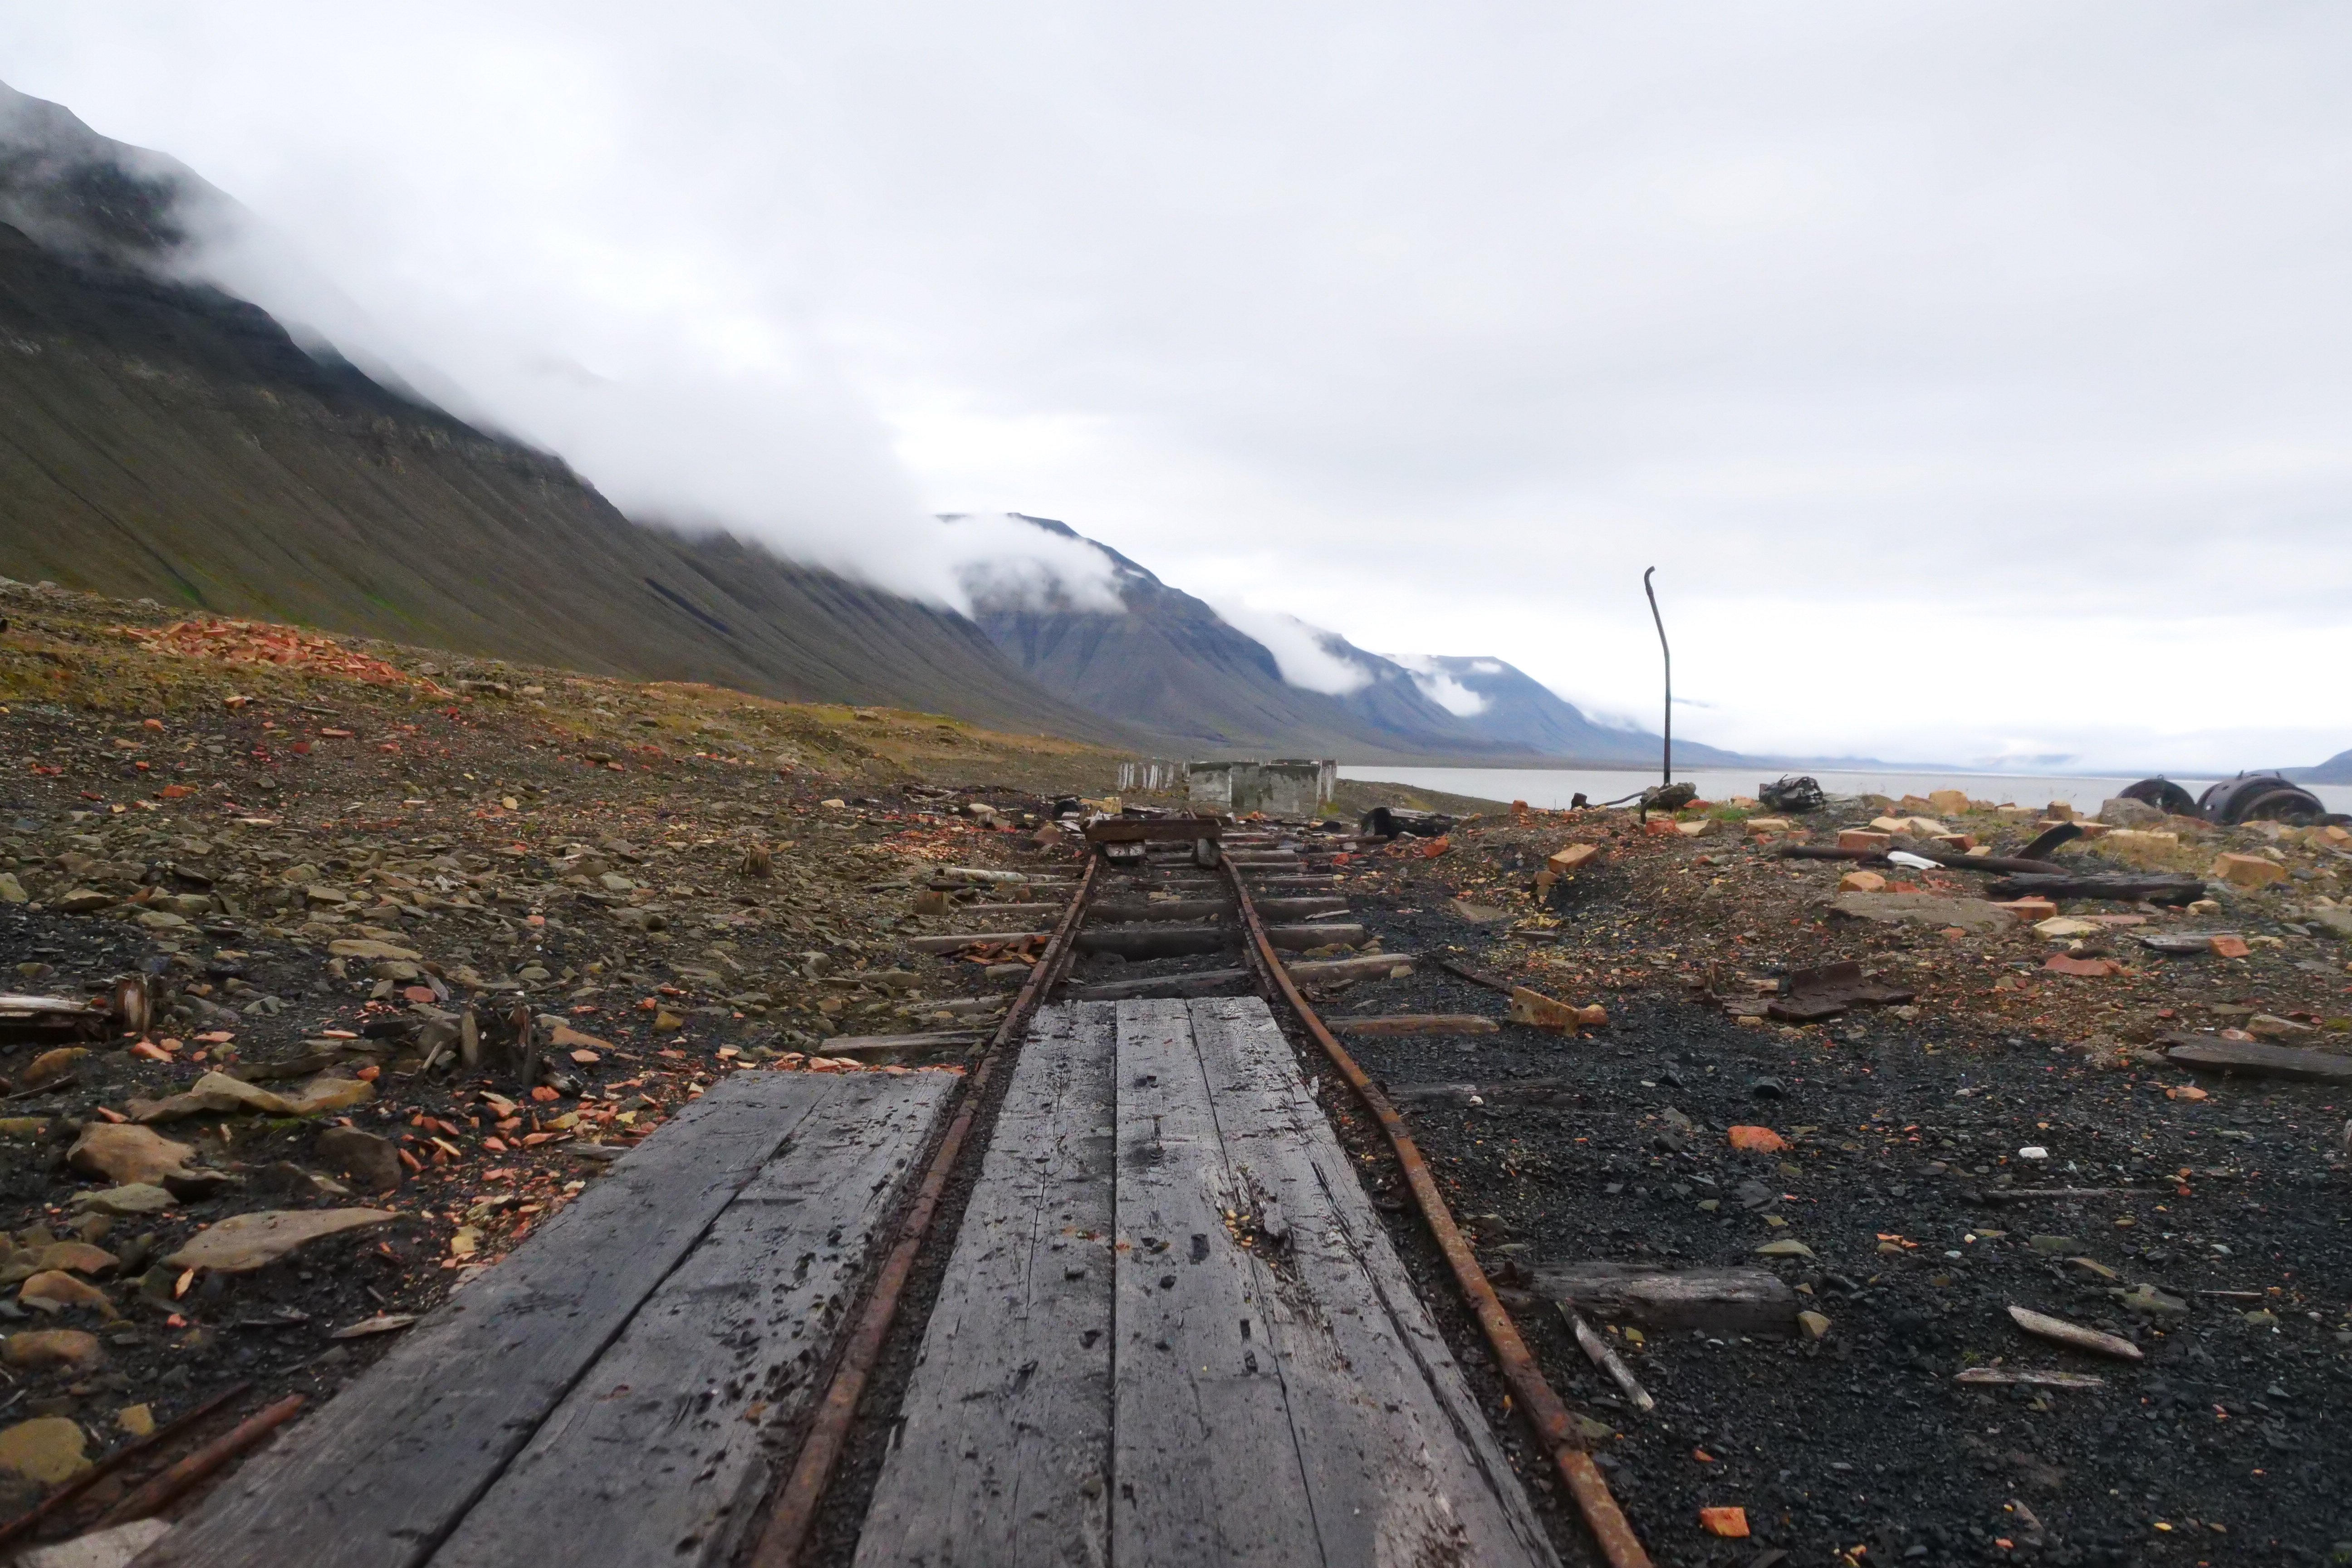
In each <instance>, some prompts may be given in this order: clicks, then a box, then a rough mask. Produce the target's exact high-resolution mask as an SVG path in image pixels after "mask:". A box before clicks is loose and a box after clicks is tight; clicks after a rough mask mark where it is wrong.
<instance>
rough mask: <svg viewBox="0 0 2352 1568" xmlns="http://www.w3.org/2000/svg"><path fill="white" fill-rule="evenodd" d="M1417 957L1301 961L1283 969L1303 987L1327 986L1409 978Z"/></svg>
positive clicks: (1404, 954)
mask: <svg viewBox="0 0 2352 1568" xmlns="http://www.w3.org/2000/svg"><path fill="white" fill-rule="evenodd" d="M1417 957H1419V954H1417V953H1411V952H1376V953H1372V954H1370V955H1369V956H1366V957H1362V958H1310V959H1302V960H1301V961H1300V962H1298V963H1286V964H1284V965H1283V967H1284V968H1285V969H1287V970H1288V971H1290V977H1291V978H1292V979H1293V980H1296V981H1297V982H1298V983H1299V984H1301V985H1328V984H1333V983H1334V982H1336V981H1341V980H1385V979H1387V978H1388V977H1389V976H1390V975H1391V974H1394V973H1396V972H1397V971H1399V970H1402V971H1403V972H1404V973H1407V974H1410V973H1412V966H1413V962H1414V960H1415V959H1416V958H1417Z"/></svg>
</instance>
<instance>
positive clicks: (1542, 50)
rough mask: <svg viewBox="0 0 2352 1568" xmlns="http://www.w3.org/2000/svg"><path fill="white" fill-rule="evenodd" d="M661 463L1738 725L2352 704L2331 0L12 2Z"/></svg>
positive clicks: (2348, 138)
mask: <svg viewBox="0 0 2352 1568" xmlns="http://www.w3.org/2000/svg"><path fill="white" fill-rule="evenodd" d="M0 78H5V79H6V80H8V81H9V82H10V83H11V84H12V85H14V86H16V87H17V88H19V89H23V90H25V91H27V92H31V93H35V94H37V95H39V96H41V97H45V98H50V99H55V100H58V101H61V102H63V103H65V104H67V105H68V106H69V107H70V108H72V109H73V110H76V111H77V112H78V113H79V114H80V115H81V116H82V118H83V119H85V120H87V121H89V122H90V124H92V125H93V126H94V127H96V128H97V129H98V130H100V131H101V132H105V133H107V134H109V135H112V136H116V137H119V138H121V139H123V140H126V141H130V142H139V143H142V144H143V145H148V146H152V147H156V148H161V149H163V150H164V151H167V152H170V153H174V154H176V155H177V156H179V157H181V158H183V159H184V160H185V161H186V162H188V163H191V164H192V165H194V167H195V168H196V169H197V170H198V171H199V172H200V173H202V174H205V176H206V177H207V178H209V179H211V180H212V181H213V182H214V183H215V184H218V185H221V186H222V187H224V188H226V190H228V191H229V192H230V193H231V194H233V195H236V196H237V197H238V198H240V199H241V200H242V201H244V202H245V203H246V204H247V205H249V206H250V207H252V208H253V209H254V210H255V211H256V212H257V213H258V214H260V215H261V216H262V217H263V218H264V219H265V220H266V221H267V222H268V223H269V224H271V225H273V226H275V227H276V228H277V229H278V230H279V231H280V232H281V233H283V234H284V235H285V236H287V237H289V240H290V242H291V243H293V244H295V245H297V246H299V247H300V249H301V250H302V251H303V252H305V253H306V254H307V255H308V256H309V258H310V259H311V260H312V261H313V262H315V263H316V265H317V266H318V267H319V268H321V269H322V270H323V271H324V272H325V273H326V274H327V275H329V276H331V278H333V279H335V280H336V281H337V282H338V283H339V284H340V285H341V287H342V288H343V289H345V290H346V291H348V293H349V294H350V295H351V296H352V299H353V300H356V301H357V302H358V303H359V305H360V306H361V307H362V309H363V310H365V311H366V312H367V313H368V315H369V316H370V317H371V318H372V319H373V321H374V322H375V323H376V324H377V326H378V327H379V328H380V329H381V331H383V333H384V334H385V336H386V339H387V341H390V342H395V343H397V344H399V345H401V346H402V347H403V348H404V349H405V350H406V351H408V352H409V353H413V354H414V355H415V356H416V357H417V358H420V359H422V360H424V361H425V362H428V363H433V364H435V365H436V366H438V367H439V368H440V369H441V370H442V371H444V372H446V374H448V375H449V376H450V377H451V378H452V379H453V380H454V381H455V383H456V384H458V385H459V386H461V387H463V388H465V389H466V391H467V394H468V395H470V396H471V397H473V398H474V399H476V400H478V409H479V410H480V411H482V412H485V413H487V414H488V415H490V416H495V417H497V418H499V420H501V421H503V422H504V423H506V424H507V425H508V426H509V427H511V428H514V429H516V430H517V431H519V432H520V433H524V434H527V435H530V437H533V438H535V439H539V440H541V441H545V442H548V443H550V444H552V445H554V446H556V447H558V448H559V449H560V450H562V451H563V452H564V453H565V455H566V456H568V457H570V458H572V460H573V461H574V462H575V463H576V464H577V465H578V466H579V467H580V468H582V469H583V471H584V472H586V473H587V474H589V476H590V477H591V478H593V479H595V480H597V482H599V483H600V484H602V485H604V487H605V488H606V489H608V490H609V491H610V492H611V493H613V494H614V497H615V499H616V500H621V501H622V502H623V503H624V504H625V505H628V506H631V507H633V508H635V509H637V510H644V511H662V512H667V513H669V514H672V515H677V516H683V517H700V518H708V519H712V520H717V521H727V522H730V523H731V524H733V525H735V526H737V527H739V528H742V529H744V530H746V531H756V532H763V533H765V534H767V535H768V536H769V537H772V538H776V539H779V540H782V541H783V542H786V543H787V544H788V545H790V546H791V547H792V548H793V550H794V551H795V552H798V553H801V554H803V555H808V556H814V557H816V558H820V559H824V560H828V561H831V562H834V563H856V564H862V565H863V566H864V568H865V569H866V570H868V571H870V572H873V573H875V574H880V575H882V576H884V577H885V578H887V579H888V580H890V581H892V582H895V583H898V584H903V585H910V586H914V587H917V588H921V587H923V586H926V585H936V584H938V583H939V582H942V581H944V577H943V575H942V574H940V572H939V570H938V569H937V567H936V566H935V565H934V564H933V563H929V562H928V561H926V560H925V559H924V552H923V551H922V550H921V549H919V548H918V547H917V544H918V542H919V541H920V540H921V539H923V538H926V537H928V535H925V534H923V533H922V532H921V531H920V530H919V524H918V521H917V520H919V519H920V518H922V517H924V516H926V515H928V514H929V513H930V512H934V511H942V510H957V511H982V512H987V511H999V512H1001V511H1003V510H1009V509H1010V510H1024V511H1030V512H1035V513H1042V514H1045V515H1048V516H1054V517H1059V518H1062V519H1064V520H1066V521H1068V522H1070V523H1071V524H1072V525H1073V526H1075V527H1076V528H1078V529H1079V530H1081V531H1085V532H1087V533H1090V534H1093V535H1095V536H1097V537H1098V538H1101V539H1103V540H1105V541H1106V542H1109V543H1111V544H1113V545H1115V546H1117V547H1118V548H1119V549H1121V550H1123V551H1125V552H1128V553H1129V554H1130V555H1133V556H1134V557H1136V558H1137V559H1138V560H1139V561H1141V562H1143V563H1146V564H1147V565H1150V566H1151V567H1152V568H1154V569H1155V570H1156V571H1158V572H1159V573H1160V575H1161V576H1163V577H1164V578H1166V579H1168V580H1169V581H1171V582H1172V583H1174V584H1177V585H1179V586H1181V587H1186V588H1189V589H1192V591H1194V592H1197V593H1200V594H1202V595H1203V596H1206V597H1209V598H1211V599H1213V600H1218V599H1222V600H1225V601H1227V602H1234V601H1247V602H1249V603H1251V604H1254V605H1258V606H1261V607H1269V606H1278V607H1279V608H1282V609H1286V610H1289V611H1292V612H1295V613H1297V615H1299V616H1304V617H1306V618H1307V620H1309V621H1311V622H1314V623H1316V624H1318V625H1321V626H1329V627H1331V628H1333V629H1335V630H1337V631H1339V632H1341V633H1343V634H1344V635H1346V636H1347V637H1350V638H1351V639H1353V640H1354V641H1356V642H1358V643H1360V644H1361V645H1363V646H1366V647H1373V648H1377V649H1382V650H1395V651H1410V652H1426V653H1442V654H1491V655H1495V656H1498V657H1500V658H1507V659H1510V660H1512V661H1513V662H1515V663H1517V664H1518V665H1520V666H1522V667H1523V668H1526V669H1528V671H1529V672H1530V673H1532V674H1534V675H1536V676H1537V677H1538V679H1543V680H1545V681H1547V682H1549V683H1550V684H1551V685H1553V686H1555V687H1556V688H1557V689H1559V690H1560V691H1562V692H1563V693H1564V694H1565V695H1568V696H1569V697H1570V698H1571V699H1573V700H1578V701H1580V702H1582V703H1585V704H1587V705H1588V706H1590V707H1591V708H1593V709H1596V710H1601V711H1602V712H1607V713H1619V714H1635V715H1638V716H1641V717H1643V719H1644V720H1645V721H1649V722H1651V723H1653V724H1654V722H1655V717H1656V712H1655V710H1656V696H1655V688H1656V667H1657V650H1656V644H1655V638H1654V634H1653V633H1652V631H1651V629H1650V626H1649V616H1648V610H1647V608H1646V606H1645V605H1644V604H1643V599H1642V596H1641V585H1640V579H1641V574H1642V570H1643V567H1645V566H1649V565H1653V564H1654V565H1656V566H1657V567H1658V569H1659V571H1658V582H1659V584H1660V588H1661V593H1662V596H1663V598H1664V603H1665V607H1666V613H1667V616H1668V626H1669V628H1670V630H1671V631H1672V632H1673V633H1674V635H1675V645H1676V646H1675V653H1676V661H1675V668H1676V675H1677V685H1678V688H1679V689H1680V690H1681V691H1682V692H1683V693H1684V694H1685V695H1686V696H1688V697H1689V698H1690V699H1692V700H1693V701H1694V703H1695V704H1696V705H1695V706H1694V707H1692V708H1690V709H1688V710H1684V711H1681V712H1680V713H1678V715H1677V721H1676V728H1677V730H1678V731H1682V732H1683V733H1685V734H1688V735H1692V736H1695V737H1697V738H1700V739H1705V740H1709V741H1713V742H1717V743H1721V744H1727V745H1734V746H1738V747H1742V748H1746V749H1757V750H1762V749H1771V750H1779V751H1825V752H1849V751H1852V752H1874V753H1875V754H1877V755H1880V756H1884V757H1894V758H1916V759H1937V760H1943V761H1948V762H1958V763H1972V762H1983V761H1988V760H1991V759H1996V758H2001V757H2008V758H2011V759H2014V760H2017V761H2020V762H2022V761H2026V760H2034V761H2037V762H2041V761H2045V760H2046V759H2050V758H2053V757H2071V758H2074V759H2076V760H2077V761H2078V762H2081V763H2101V764H2110V765H2120V766H2129V765H2135V764H2139V763H2150V764H2154V763H2165V764H2170V765H2173V766H2177V767H2212V766H2226V767H2235V766H2240V765H2250V764H2255V763H2276V762H2310V761H2316V760H2317V759H2318V758H2320V757H2321V756H2324V755H2326V754H2328V753H2330V752H2336V751H2338V750H2341V749H2343V748H2344V747H2346V746H2352V679H2347V675H2352V617H2347V614H2346V606H2347V604H2352V597H2347V589H2352V527H2347V513H2348V512H2352V442H2348V441H2347V430H2352V352H2347V350H2352V310H2347V283H2352V92H2347V90H2346V89H2345V83H2346V82H2347V80H2352V8H2347V7H2345V6H2343V5H2321V4H2264V3H2261V0H2232V3H2230V4H2211V5H2187V4H2164V3H2161V0H2128V3H2120V0H2119V3H2111V4H2098V3H2090V0H2078V3H2075V4H2070V5H2049V4H2047V3H2046V0H2044V3H2041V4H2034V5H2024V4H2006V5H2005V4H1989V3H1985V0H1970V3H1968V4H1958V3H1954V4H1918V5H1903V4H1888V3H1887V0H1868V3H1853V4H1802V3H1779V4H1772V5H1758V4H1755V3H1753V0H1738V3H1723V4H1676V3H1673V0H1645V3H1644V4H1641V5H1622V4H1616V5H1591V4H1560V3H1559V0H1549V3H1545V4H1527V5H1507V4H1488V5H1479V4H1469V5H1460V4H1457V5H1423V6H1415V7H1404V6H1397V5H1379V4H1372V5H1366V4H1362V3H1360V0H1359V3H1354V4H1349V5H1317V4H1302V5H1288V6H1281V7H1269V6H1264V5H1247V6H1244V5H1227V4H1215V3H1210V4H1196V5H1185V6H1152V7H1145V6H1137V5H1101V4H1090V5H1022V6H1010V7H983V6H973V5H946V4H940V5H907V4H889V3H877V0H868V3H866V4H864V5H856V6H840V5H827V6H814V5H799V4H782V5H778V4H760V5H751V4H711V3H701V0H666V3H665V4H663V5H644V4H642V3H632V4H626V5H622V4H605V3H600V0H564V3H562V4H561V5H558V4H543V5H542V4H525V3H504V4H501V3H495V0H467V3H465V4H462V5H422V4H410V5H397V4H386V5H373V6H365V7H360V6H321V5H317V4H315V0H306V3H302V4H293V3H265V0H253V3H247V4H238V5H226V4H205V3H203V0H172V3H170V4H151V5H138V4H109V3H104V0H90V3H87V4H76V5H54V4H51V5H33V4H29V3H26V0H0Z"/></svg>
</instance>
